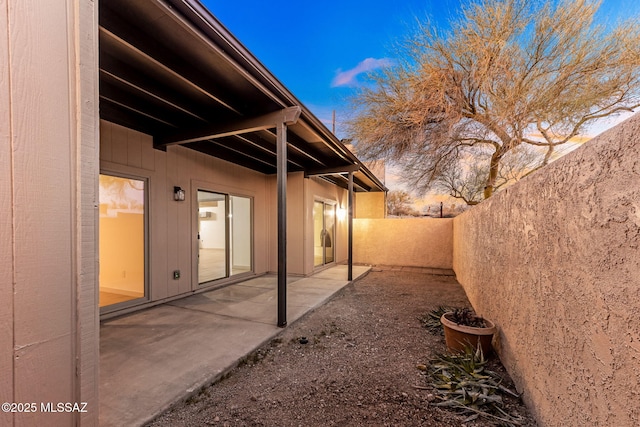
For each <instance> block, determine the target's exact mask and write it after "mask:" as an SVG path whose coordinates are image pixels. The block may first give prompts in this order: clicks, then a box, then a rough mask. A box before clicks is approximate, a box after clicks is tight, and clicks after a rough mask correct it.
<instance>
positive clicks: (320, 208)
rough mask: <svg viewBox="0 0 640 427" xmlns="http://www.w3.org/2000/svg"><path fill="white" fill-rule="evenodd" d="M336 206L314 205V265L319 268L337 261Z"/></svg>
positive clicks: (315, 203) (328, 204)
mask: <svg viewBox="0 0 640 427" xmlns="http://www.w3.org/2000/svg"><path fill="white" fill-rule="evenodd" d="M335 224H336V206H335V204H330V203H325V202H318V201H316V202H314V204H313V236H314V237H313V251H314V252H313V254H314V257H313V265H314V267H319V266H322V265H325V264H329V263H332V262H333V261H334V260H335V241H336V235H335Z"/></svg>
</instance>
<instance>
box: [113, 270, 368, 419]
mask: <svg viewBox="0 0 640 427" xmlns="http://www.w3.org/2000/svg"><path fill="white" fill-rule="evenodd" d="M369 269H370V267H364V266H354V267H353V277H354V280H355V279H357V278H359V277H362V276H364V275H365V274H366V273H367V272H368V271H369ZM287 282H288V286H287V321H288V323H289V324H291V323H292V322H294V321H295V320H296V319H299V318H300V317H301V316H303V315H304V314H305V313H307V312H309V311H311V310H313V309H314V308H316V307H318V306H320V305H322V304H323V303H324V302H326V301H327V300H328V299H329V298H330V297H331V296H332V295H333V294H335V293H336V292H337V291H339V290H340V289H342V288H343V287H344V286H346V285H347V284H348V283H349V282H348V280H347V266H346V265H338V266H335V267H332V268H329V269H327V270H324V271H322V272H319V273H318V274H315V275H313V276H311V277H306V278H301V277H290V278H289V279H288V281H287ZM276 322H277V277H276V276H275V275H267V276H261V277H257V278H253V279H249V280H247V281H244V282H240V283H237V284H233V285H230V286H227V287H224V288H221V289H217V290H213V291H209V292H204V293H201V294H196V295H192V296H189V297H185V298H183V299H179V300H175V301H171V302H169V303H166V304H162V305H159V306H156V307H153V308H150V309H147V310H144V311H141V312H138V313H133V314H130V315H126V316H123V317H120V318H116V319H112V320H107V321H105V322H103V324H102V325H101V327H100V425H101V426H104V427H110V426H137V425H142V424H144V423H145V422H148V421H150V420H151V419H153V418H154V417H155V416H157V415H158V414H160V413H162V412H164V411H165V410H166V409H167V408H169V407H170V406H171V405H172V404H173V403H175V402H177V401H178V400H180V399H184V398H185V397H187V396H188V395H189V394H191V393H193V392H195V391H197V390H198V389H199V388H200V387H202V386H203V385H206V384H209V383H211V382H213V381H215V380H217V379H218V378H219V377H221V376H222V375H223V374H224V373H225V372H227V371H229V370H230V369H232V368H233V367H234V366H236V364H237V363H238V362H239V361H240V360H242V358H244V357H245V356H247V355H248V354H249V353H251V352H252V351H254V350H255V349H257V348H258V347H260V346H261V345H262V344H263V343H265V342H267V341H269V340H270V339H272V338H273V337H275V336H276V335H278V334H279V333H280V332H281V331H282V330H283V329H281V328H278V327H277V326H276Z"/></svg>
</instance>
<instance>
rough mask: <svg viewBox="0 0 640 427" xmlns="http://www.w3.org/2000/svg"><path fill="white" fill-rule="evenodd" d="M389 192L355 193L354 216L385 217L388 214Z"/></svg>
mask: <svg viewBox="0 0 640 427" xmlns="http://www.w3.org/2000/svg"><path fill="white" fill-rule="evenodd" d="M386 195H387V193H384V192H381V191H376V192H371V193H355V203H354V207H355V209H354V213H353V217H354V218H384V217H385V216H386V212H385V211H386V204H387V201H386Z"/></svg>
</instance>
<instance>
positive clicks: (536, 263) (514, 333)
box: [453, 115, 640, 426]
mask: <svg viewBox="0 0 640 427" xmlns="http://www.w3.org/2000/svg"><path fill="white" fill-rule="evenodd" d="M639 139H640V115H636V116H634V117H632V118H630V119H628V120H627V121H625V122H623V123H622V124H620V125H618V126H617V127H615V128H613V129H610V130H609V131H607V132H605V133H603V134H601V135H600V136H598V137H597V138H595V139H593V140H592V141H590V142H589V143H587V144H585V145H584V146H583V147H581V148H580V149H578V150H576V151H574V152H573V153H571V154H569V155H567V156H565V157H563V158H561V159H560V160H558V161H556V162H555V163H552V164H551V165H549V166H547V167H546V168H544V169H542V170H540V171H538V172H536V173H535V174H532V175H531V176H529V177H527V178H526V179H524V180H522V181H521V182H519V183H518V184H516V185H514V186H512V187H511V188H509V189H507V190H505V191H503V192H501V193H499V194H496V195H495V196H494V197H492V198H491V199H489V200H487V201H485V202H483V203H481V204H480V205H478V206H476V207H475V208H473V209H471V210H470V211H468V212H466V213H464V214H462V215H460V216H459V217H457V218H455V219H454V223H453V232H454V238H453V267H454V270H455V272H456V275H457V278H458V281H459V282H460V283H461V284H462V286H463V287H464V289H465V291H466V293H467V296H468V297H469V300H470V301H471V303H472V304H473V306H474V308H475V309H476V311H477V312H479V313H482V314H483V315H485V316H487V317H489V318H491V319H493V320H495V321H496V323H497V325H498V327H499V348H498V352H499V353H500V356H501V359H502V361H503V363H504V365H505V366H506V367H507V369H508V370H509V373H510V374H511V376H512V377H513V379H514V381H516V384H517V386H518V387H519V389H520V390H521V391H524V399H525V400H526V402H527V404H528V406H529V407H530V409H531V410H532V412H533V413H535V414H536V415H537V418H538V421H539V422H540V424H541V425H545V426H562V425H566V423H567V414H571V417H572V420H571V423H570V424H571V425H593V426H612V425H615V426H636V425H640V409H638V408H635V405H630V403H631V402H635V401H637V398H638V393H637V390H638V384H639V383H640V371H639V370H638V363H639V362H640V325H639V323H638V321H637V320H638V316H637V313H638V312H640V292H639V290H640V160H639V159H640V144H638V143H637V141H638V140H639ZM632 406H633V407H632Z"/></svg>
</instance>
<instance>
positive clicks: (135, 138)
mask: <svg viewBox="0 0 640 427" xmlns="http://www.w3.org/2000/svg"><path fill="white" fill-rule="evenodd" d="M127 165H129V166H131V167H134V168H141V167H142V135H141V134H140V133H138V132H128V133H127Z"/></svg>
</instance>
